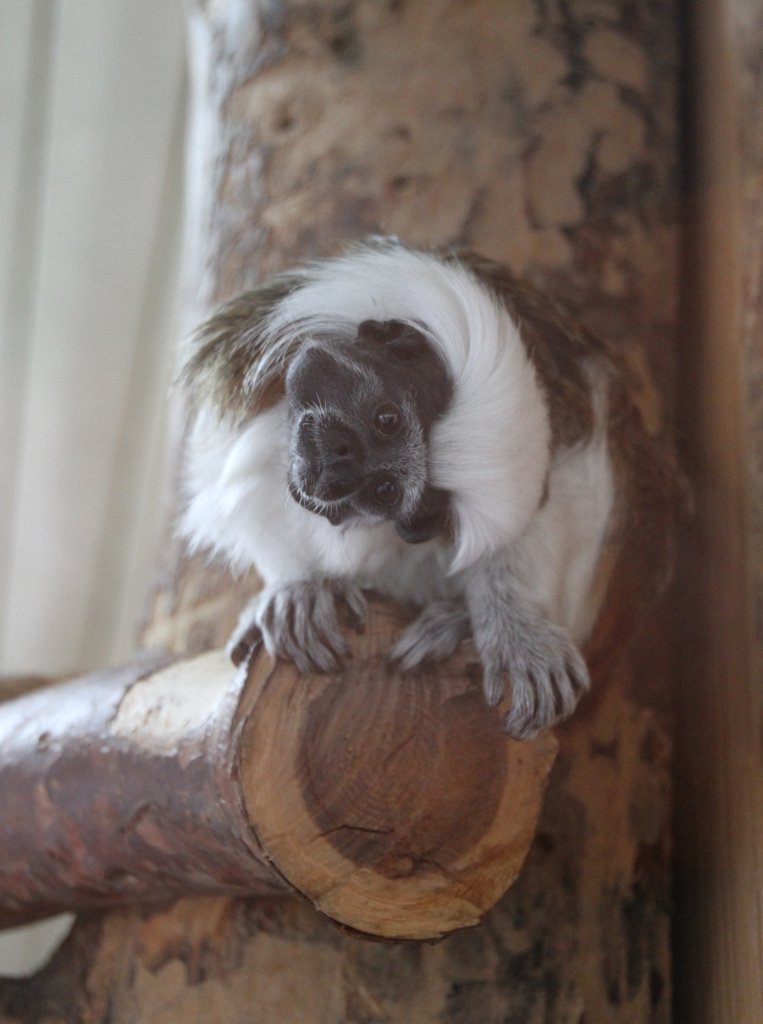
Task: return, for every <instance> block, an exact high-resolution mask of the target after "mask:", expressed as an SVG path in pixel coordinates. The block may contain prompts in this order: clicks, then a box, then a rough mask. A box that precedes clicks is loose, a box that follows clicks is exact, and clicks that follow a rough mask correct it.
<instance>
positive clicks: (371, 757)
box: [0, 606, 556, 938]
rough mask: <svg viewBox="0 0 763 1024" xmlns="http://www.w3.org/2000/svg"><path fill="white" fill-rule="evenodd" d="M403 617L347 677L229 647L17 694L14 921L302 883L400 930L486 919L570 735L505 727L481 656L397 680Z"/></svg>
mask: <svg viewBox="0 0 763 1024" xmlns="http://www.w3.org/2000/svg"><path fill="white" fill-rule="evenodd" d="M399 625H400V623H399V620H398V619H397V617H396V615H395V614H394V613H393V612H392V611H391V610H390V609H389V608H387V607H386V606H374V607H373V608H372V610H371V618H370V621H369V625H368V629H367V634H366V636H364V637H363V638H362V640H361V639H358V640H355V659H354V660H353V661H352V663H351V664H350V665H349V666H348V668H347V670H346V671H345V672H343V673H342V674H341V675H338V676H336V677H328V676H307V677H306V676H300V675H299V674H298V673H297V672H296V671H295V670H294V669H293V667H292V666H290V665H286V664H282V663H275V662H274V661H273V660H272V659H271V658H270V657H269V656H268V655H267V654H266V653H264V652H260V653H258V655H257V656H255V657H254V658H253V659H252V662H251V664H250V666H249V667H248V669H242V670H239V671H236V670H235V669H234V668H233V667H232V665H230V663H229V662H228V659H227V658H226V656H225V654H224V653H223V652H221V651H213V652H211V653H209V654H206V655H202V656H201V657H198V658H195V659H192V660H187V661H178V662H175V663H173V664H170V665H166V664H165V665H160V664H157V663H154V664H143V665H130V666H128V667H126V668H124V669H118V670H114V671H110V672H103V673H98V674H96V675H92V676H88V677H85V678H81V679H75V680H71V681H69V682H67V683H63V684H60V685H57V686H53V687H49V688H47V689H43V690H38V691H36V692H34V693H31V694H28V695H26V696H23V697H20V698H17V699H15V700H11V701H7V702H5V703H3V704H0V751H1V753H0V924H2V925H4V926H8V925H12V924H18V923H20V922H22V921H25V920H30V919H33V918H36V917H40V916H43V915H45V914H48V913H51V912H54V911H59V910H84V909H89V908H95V907H105V906H111V905H115V904H120V903H127V902H141V903H149V904H157V903H160V902H162V901H166V900H168V899H170V898H172V897H175V896H178V895H189V894H200V893H206V894H212V893H214V894H226V893H227V894H239V895H248V894H254V893H263V892H274V891H276V892H277V891H282V892H283V891H290V890H293V889H296V890H298V891H299V892H301V893H302V894H303V895H304V896H305V897H306V898H307V899H308V900H310V901H311V902H312V903H313V904H314V905H315V906H316V907H318V908H319V909H321V910H322V911H324V912H325V913H327V914H328V915H329V916H331V917H332V918H334V919H335V920H337V921H341V922H342V923H344V924H346V925H349V926H351V927H352V928H355V929H357V930H360V931H364V932H369V933H372V934H375V935H381V936H386V937H396V938H429V937H434V936H440V935H443V934H444V933H446V932H449V931H451V930H453V929H455V928H459V927H462V926H464V925H469V924H473V923H475V922H476V921H478V920H479V919H480V917H481V916H482V915H483V914H484V912H485V911H486V910H488V909H489V908H490V907H491V906H492V905H493V904H494V903H495V902H496V900H497V899H498V898H499V896H501V895H502V893H503V892H504V891H505V890H506V889H507V888H508V886H509V885H510V884H511V883H512V881H513V880H514V878H515V877H516V875H517V874H518V872H519V868H520V866H521V864H522V862H523V860H524V858H525V855H526V853H527V850H528V848H529V845H530V842H531V840H532V836H533V832H534V828H535V822H536V819H537V816H538V812H539V809H540V802H541V797H542V792H543V789H544V785H545V781H546V778H547V775H548V772H549V769H550V767H551V764H552V761H553V758H554V753H555V750H556V743H555V741H554V739H553V738H552V737H551V736H550V735H545V736H542V737H540V738H538V739H537V740H535V741H533V742H522V743H519V742H516V741H512V740H509V739H508V738H506V737H505V736H504V735H503V733H502V732H501V728H500V718H501V712H500V709H490V708H488V707H487V706H486V705H485V704H484V701H483V700H482V696H481V692H480V687H479V685H478V682H477V680H476V679H474V678H473V677H474V675H475V674H474V673H472V672H471V670H470V666H469V665H468V664H467V663H466V662H465V660H464V656H463V655H461V656H456V657H455V658H454V659H452V660H451V661H450V662H449V663H448V664H447V665H446V666H445V668H444V669H442V668H441V670H439V671H437V672H436V673H435V672H430V673H424V674H421V675H418V676H416V677H410V676H396V675H391V674H390V673H389V671H388V669H387V668H386V666H385V663H384V652H385V651H386V649H387V647H388V645H389V642H390V639H391V636H392V634H393V632H394V630H395V629H397V628H399ZM361 648H362V649H361ZM504 710H505V709H504Z"/></svg>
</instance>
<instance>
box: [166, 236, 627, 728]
mask: <svg viewBox="0 0 763 1024" xmlns="http://www.w3.org/2000/svg"><path fill="white" fill-rule="evenodd" d="M621 377H622V370H621V368H620V366H619V363H618V362H617V360H616V359H615V358H614V357H613V355H612V354H611V353H610V351H609V350H608V349H607V347H606V346H604V345H602V344H601V343H599V342H597V341H595V340H594V339H592V338H591V337H590V336H589V335H588V334H587V333H586V332H585V331H583V330H582V329H581V328H579V327H577V326H575V325H574V324H572V323H571V322H570V321H568V320H567V319H565V318H562V317H561V316H560V315H559V313H558V312H557V311H556V308H555V307H554V306H553V305H552V304H551V303H550V302H549V301H548V300H546V299H545V298H544V297H543V296H541V295H540V294H539V293H538V292H536V291H535V290H533V289H531V288H530V287H529V286H527V285H525V284H523V283H521V282H519V281H518V280H517V279H516V278H514V277H513V276H512V275H511V274H510V273H509V272H508V271H507V270H506V269H505V268H503V267H501V266H499V265H498V264H494V263H490V262H488V261H486V260H482V259H481V258H479V257H477V256H474V255H460V256H459V255H439V254H433V253H430V252H418V251H414V250H412V249H409V248H407V247H405V246H404V245H402V244H400V243H398V242H394V241H386V242H379V243H372V244H369V245H365V246H358V247H355V248H352V249H350V250H348V251H347V252H346V253H345V254H344V255H341V256H339V257H337V258H333V259H327V260H324V261H318V262H314V263H310V264H307V265H305V266H302V267H299V268H297V269H295V270H293V271H290V272H287V273H284V274H282V275H280V276H278V277H276V278H275V279H274V280H272V281H271V282H269V283H267V284H265V285H263V286H262V287H259V288H257V289H255V290H254V291H251V292H247V293H245V294H243V295H240V296H238V297H237V298H234V299H233V300H232V301H230V302H228V303H227V304H226V305H224V306H223V307H222V308H221V309H220V310H219V311H218V312H217V313H215V314H214V315H213V316H212V318H211V319H210V320H209V321H208V322H207V323H206V324H204V325H203V326H202V328H201V329H200V331H199V332H198V334H197V336H196V338H195V340H194V342H193V344H192V346H191V350H190V352H189V354H188V358H187V360H186V363H185V366H184V369H183V373H182V380H183V382H184V386H185V389H186V392H187V396H188V400H189V406H190V409H191V412H192V415H193V417H194V420H193V424H192V427H191V431H190V435H189V442H188V449H187V453H186V462H185V487H186V492H187V504H186V508H185V513H184V517H183V521H182V530H183V532H184V533H185V535H186V537H187V538H188V539H189V541H190V544H191V546H192V547H194V548H196V547H206V548H210V549H212V550H213V551H215V552H218V553H220V554H222V555H223V556H224V557H225V558H226V559H227V560H228V562H229V563H230V564H231V565H232V566H233V567H235V568H237V569H247V568H249V567H254V568H255V569H256V571H257V572H258V574H259V575H260V577H261V578H262V580H263V583H264V587H263V590H262V591H261V593H260V594H259V595H258V596H257V597H256V598H255V599H254V601H252V602H251V603H250V604H249V605H248V606H247V608H246V609H245V610H244V612H243V614H242V616H241V619H240V622H239V625H238V627H237V629H236V631H235V633H234V635H233V637H232V638H231V643H230V649H231V652H232V653H233V655H234V657H235V658H236V659H237V660H239V659H240V658H241V657H242V654H243V652H244V651H245V650H246V648H247V646H248V645H249V644H250V643H251V642H252V641H253V640H254V639H255V638H259V637H261V638H262V639H263V641H264V643H265V645H266V647H267V648H268V650H269V651H270V652H271V653H272V654H274V655H276V656H278V657H281V658H287V659H291V660H292V661H294V663H295V664H296V665H297V667H298V668H299V669H300V670H303V671H326V672H329V671H332V670H335V669H337V668H338V667H339V666H340V664H341V662H342V660H343V658H344V656H345V655H346V652H347V647H346V643H345V640H344V638H343V636H342V632H341V629H340V625H339V618H338V607H337V603H338V602H339V601H341V602H343V603H344V604H346V605H347V606H348V608H349V609H350V611H351V612H352V613H353V615H354V617H355V618H356V619H358V620H362V618H363V615H364V607H365V603H364V597H363V591H364V590H367V589H369V590H374V591H376V592H378V593H381V594H384V595H388V596H390V597H392V598H394V599H396V600H398V601H401V602H406V603H409V604H410V603H413V604H415V605H418V606H419V607H420V609H421V611H420V614H419V615H418V618H416V619H415V621H414V622H413V623H412V625H411V626H409V627H408V628H407V629H406V630H405V631H404V632H403V633H402V635H401V636H400V637H399V638H398V639H397V642H396V643H395V644H394V646H393V648H392V650H391V651H390V657H391V659H392V661H393V662H394V663H396V664H397V666H398V667H399V668H401V669H403V670H413V669H415V668H416V667H417V666H420V665H421V664H423V663H425V662H428V661H434V660H437V659H442V658H445V657H447V656H448V655H449V654H451V653H452V652H453V651H454V650H455V648H456V647H457V646H458V644H459V643H460V642H461V641H462V640H463V639H464V638H467V637H471V640H472V642H473V644H474V646H475V648H476V650H477V652H478V654H479V658H480V661H481V663H482V668H483V682H484V692H485V696H486V698H487V700H488V702H490V703H491V704H492V703H497V702H498V701H499V700H500V699H501V697H502V695H503V692H504V687H505V685H506V684H507V683H508V684H509V685H510V688H511V709H510V711H509V712H508V714H507V716H506V719H505V727H506V730H507V731H508V732H509V733H510V734H511V735H513V736H515V737H522V738H523V737H529V736H532V735H534V734H535V733H536V732H537V731H538V730H540V729H543V728H546V727H547V726H550V725H552V724H553V723H554V722H556V721H558V720H559V719H561V718H563V717H565V716H567V715H569V714H570V713H571V712H572V710H573V709H574V708H575V705H576V704H577V701H578V699H579V697H580V695H581V694H582V693H583V691H585V689H586V688H587V687H588V685H589V675H588V670H587V668H586V664H585V662H584V660H583V658H582V656H581V654H580V651H579V645H580V644H581V643H582V642H583V641H584V640H585V639H586V637H587V635H588V634H589V631H590V630H591V628H592V625H593V623H594V620H595V619H596V616H597V613H598V612H599V607H600V604H601V601H602V596H603V594H604V591H605V590H606V586H605V585H603V584H602V570H601V564H602V553H603V552H604V550H605V548H608V547H611V544H610V542H611V538H612V532H613V529H614V524H615V522H616V521H618V515H616V509H617V506H618V480H619V479H620V476H619V475H618V473H617V472H615V471H614V469H613V458H612V451H611V443H610V440H611V439H610V437H609V434H610V430H609V424H610V421H611V404H612V401H613V395H615V394H616V395H617V399H616V400H617V402H619V403H622V401H623V397H622V396H623V394H624V389H623V387H622V380H621ZM638 422H639V424H640V420H639V421H638ZM637 426H638V425H637ZM638 429H642V428H641V427H640V426H639V427H638ZM619 518H620V519H621V518H622V517H621V516H620V517H619Z"/></svg>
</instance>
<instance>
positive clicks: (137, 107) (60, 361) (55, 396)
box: [0, 0, 186, 974]
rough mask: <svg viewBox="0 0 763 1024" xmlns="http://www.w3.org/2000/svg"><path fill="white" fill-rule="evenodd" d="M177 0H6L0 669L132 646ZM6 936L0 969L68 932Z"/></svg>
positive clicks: (147, 543) (153, 451) (177, 192)
mask: <svg viewBox="0 0 763 1024" xmlns="http://www.w3.org/2000/svg"><path fill="white" fill-rule="evenodd" d="M183 30H184V29H183V10H182V0H109V2H108V3H103V0H3V2H2V4H0V140H1V144H0V674H8V673H20V672H33V673H46V674H48V673H49V674H59V673H66V672H68V671H71V670H75V669H76V670H85V669H88V668H91V667H95V666H98V665H105V664H108V663H113V662H116V661H120V660H123V659H126V658H128V657H129V656H130V653H131V651H132V650H133V648H134V637H135V633H136V628H137V624H138V623H139V621H140V616H141V610H142V603H143V601H144V599H145V594H146V588H147V586H148V584H149V583H150V580H151V574H152V566H153V560H154V558H155V554H156V546H157V543H158V531H159V528H160V524H161V513H162V496H163V478H164V468H165V434H166V429H165V421H164V417H165V409H166V396H167V392H168V389H169V385H170V381H171V378H172V366H171V361H172V349H173V343H174V341H175V336H176V333H177V330H178V306H179V301H178V295H179V284H178V282H179V268H180V263H181V254H182V245H181V217H182V200H183V134H184V122H185V92H186V80H185V55H184V36H183ZM65 926H66V925H65V922H60V921H59V922H58V924H57V925H53V926H51V925H47V924H46V925H43V926H37V928H35V929H25V930H19V931H18V932H11V933H6V934H4V935H2V936H0V974H8V973H20V972H23V971H25V970H28V969H32V968H33V967H35V966H36V964H37V963H38V962H39V961H40V959H42V958H44V956H45V954H46V952H47V949H48V947H49V945H50V942H52V941H55V936H56V935H58V934H60V931H61V929H62V928H65Z"/></svg>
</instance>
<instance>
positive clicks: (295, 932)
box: [0, 0, 677, 1024]
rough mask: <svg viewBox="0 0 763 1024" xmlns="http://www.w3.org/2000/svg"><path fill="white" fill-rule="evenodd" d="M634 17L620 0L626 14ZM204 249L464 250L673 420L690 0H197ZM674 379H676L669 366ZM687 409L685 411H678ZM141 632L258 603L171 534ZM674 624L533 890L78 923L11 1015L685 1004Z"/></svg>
mask: <svg viewBox="0 0 763 1024" xmlns="http://www.w3.org/2000/svg"><path fill="white" fill-rule="evenodd" d="M618 12H619V13H618ZM190 19H191V44H192V45H191V49H192V65H193V76H192V77H193V88H194V101H193V105H194V111H193V122H192V131H191V162H190V163H191V187H190V199H191V203H190V217H191V222H192V231H191V237H190V241H189V245H188V251H189V253H190V259H191V264H192V265H191V268H190V271H191V282H190V283H191V285H192V291H193V293H194V295H195V297H196V303H195V305H194V307H193V309H191V310H189V322H190V321H192V320H193V319H194V318H195V317H196V316H197V315H199V313H201V312H202V311H203V310H204V309H206V308H207V307H208V306H209V305H210V304H211V303H212V302H213V301H215V300H218V299H222V298H224V297H227V296H230V295H232V294H233V293H234V292H236V291H238V290H240V289H244V288H246V287H248V286H251V285H252V284H253V283H255V282H256V281H258V280H259V279H260V278H261V277H262V276H264V275H266V274H267V273H269V272H271V271H273V270H276V269H280V268H282V267H285V266H287V265H288V264H289V263H291V262H292V261H294V260H296V259H301V258H304V257H306V256H311V255H314V254H325V253H327V252H330V251H334V250H335V249H336V248H338V247H339V246H340V245H341V244H342V243H344V242H345V241H346V240H348V239H350V238H359V237H363V236H365V235H366V234H368V233H373V232H377V233H378V232H382V233H393V234H398V235H400V236H401V237H402V238H403V239H405V240H406V241H407V242H410V243H411V244H413V245H424V246H432V245H446V246H447V245H456V244H458V245H460V244H463V245H467V246H469V247H470V248H473V249H476V250H478V251H480V252H482V253H483V254H484V255H486V256H490V257H493V258H497V259H499V260H503V261H505V262H507V263H509V265H511V266H512V267H513V268H514V269H515V270H519V271H521V272H524V273H526V274H527V275H528V276H530V277H531V278H532V279H533V280H534V282H535V283H536V284H537V285H539V286H540V287H542V288H544V289H545V290H547V291H549V292H551V293H552V294H554V295H556V296H557V297H559V298H561V299H562V300H564V301H565V302H566V303H567V304H568V305H569V306H571V307H572V308H573V309H574V310H575V311H576V312H577V313H578V314H579V315H580V317H581V318H582V319H583V320H584V321H585V323H586V324H587V325H588V326H589V327H590V328H591V329H593V330H594V331H596V332H598V333H605V334H606V335H607V336H608V337H609V338H611V339H613V340H614V341H615V342H617V343H618V344H619V345H620V346H621V348H622V351H623V353H624V354H625V356H626V357H627V359H628V360H629V362H630V364H631V366H632V368H633V372H634V381H635V385H634V386H635V387H636V389H637V391H638V393H639V398H640V401H641V406H642V411H643V412H644V414H645V417H646V420H647V423H648V424H649V426H650V428H651V429H652V431H653V432H655V433H660V432H662V431H663V425H664V423H665V422H666V419H667V416H666V410H665V408H664V405H663V401H662V400H661V397H660V394H661V393H666V392H667V393H669V389H670V384H671V367H672V347H671V346H672V342H673V332H674V327H675V306H676V284H675V269H676V246H677V232H676V227H675V224H674V216H675V208H674V207H675V198H676V197H675V194H674V191H673V190H674V187H675V173H676V168H675V161H676V129H675V104H674V101H675V81H676V64H677V60H676V40H675V32H674V21H673V19H674V10H673V7H672V5H671V4H669V3H661V4H648V3H646V2H643V3H641V2H637V3H636V4H632V5H629V6H628V7H627V9H625V8H624V9H623V10H622V11H619V9H618V8H611V7H609V6H608V5H603V4H599V3H595V2H593V0H591V2H586V3H584V4H580V5H569V4H562V3H558V4H557V3H550V4H540V3H534V2H532V0H518V2H516V3H512V4H506V3H502V2H500V0H475V2H471V3H464V2H460V0H433V2H430V3H418V4H417V3H412V2H406V0H389V2H379V0H350V2H342V3H332V2H329V0H284V2H282V3H271V2H264V0H262V2H256V3H255V2H246V0H228V2H227V3H221V4H212V3H199V4H196V5H195V6H194V7H193V10H192V12H191V15H190ZM653 377H654V378H656V380H657V381H658V384H659V387H657V388H656V387H655V386H654V385H653V384H652V383H651V379H652V378H653ZM669 412H670V410H668V413H669ZM168 550H169V554H168V558H167V565H166V568H165V573H164V577H163V580H162V582H161V584H160V585H159V587H158V588H157V591H156V593H155V595H154V598H153V602H152V607H151V611H150V615H149V620H148V624H147V627H146V631H145V639H146V642H148V643H150V644H151V645H157V644H159V645H161V646H164V647H166V648H167V649H170V650H173V651H176V652H183V653H188V652H193V651H199V650H203V649H206V648H208V647H210V646H214V645H218V644H221V643H222V642H223V641H224V640H225V638H226V636H227V634H228V632H229V630H230V629H231V628H232V625H233V623H234V621H235V618H236V614H237V611H238V609H239V608H240V606H241V604H242V602H243V600H244V598H245V597H246V595H247V594H248V593H250V592H251V591H252V589H253V588H254V586H255V585H256V584H255V582H254V581H245V582H244V583H243V584H239V585H237V586H234V585H232V583H231V581H230V580H229V579H228V578H227V577H226V576H225V574H224V573H222V572H212V571H209V570H207V569H206V568H205V567H204V566H202V564H201V563H200V562H199V561H195V560H189V559H186V558H184V557H183V556H182V555H181V553H180V552H179V551H177V552H176V551H174V550H172V549H171V546H170V545H168ZM666 640H667V632H666V627H665V626H664V625H662V626H661V627H660V628H657V627H653V628H652V629H651V630H650V631H648V632H647V633H642V634H641V637H640V639H639V641H638V643H637V645H636V647H635V648H634V650H633V651H632V652H631V654H630V655H629V656H628V657H625V656H623V658H622V659H621V660H620V661H619V663H618V665H617V668H616V669H613V670H612V671H611V672H610V673H609V674H608V676H607V678H604V679H599V680H597V681H596V682H595V684H594V691H593V693H592V695H591V697H590V699H588V700H587V701H585V702H584V703H583V705H582V706H581V707H580V709H579V711H578V713H577V714H576V715H575V717H574V718H573V720H572V721H571V722H569V723H567V724H566V725H565V726H564V727H563V728H561V729H560V730H559V731H558V739H559V742H560V752H559V756H558V759H557V763H556V766H555V769H554V772H553V773H552V778H551V782H550V785H549V789H548V792H547V796H546V800H545V805H544V808H543V812H542V815H541V820H540V824H539V830H538V834H537V837H536V839H535V842H534V844H533V847H532V849H531V852H530V855H529V857H528V860H527V862H526V864H525V867H524V869H523V871H522V873H521V875H520V877H519V879H518V881H517V883H516V884H515V885H514V887H513V888H512V889H511V890H510V891H509V893H508V894H507V896H506V897H505V898H504V899H503V900H502V901H501V902H500V903H499V905H498V906H497V907H496V908H495V909H494V910H493V911H491V913H490V914H488V916H487V917H486V919H485V921H484V922H483V923H482V924H481V925H480V926H478V927H475V928H471V929H468V930H465V931H461V932H457V933H455V934H453V935H452V936H450V937H449V938H447V939H445V940H443V941H442V942H440V943H439V944H437V945H422V944H396V943H385V944H379V943H370V942H368V941H367V940H366V939H363V938H362V937H359V936H357V935H354V934H348V933H346V932H343V931H339V930H338V929H337V928H336V927H335V926H334V925H332V924H331V923H330V922H328V921H327V920H325V918H322V917H320V916H319V915H317V914H316V913H315V912H314V910H312V909H311V908H309V907H308V906H307V905H305V904H304V903H298V902H296V901H293V900H281V899H262V898H258V899H256V900H250V901H244V900H235V899H232V898H215V899H209V898H205V899H202V900H197V901H181V902H179V903H177V904H176V905H175V906H174V907H172V908H170V909H169V910H165V911H162V912H157V913H151V914H148V913H145V912H139V911H134V910H125V911H115V912H111V913H109V914H106V915H102V916H99V917H97V918H90V919H87V920H82V921H80V922H79V924H78V925H77V926H76V928H75V931H74V933H73V935H72V936H71V938H70V939H69V941H68V943H67V944H66V945H65V946H64V947H63V949H62V950H61V951H60V953H59V954H58V956H57V957H56V958H55V959H54V961H53V962H52V963H51V965H50V966H49V967H48V968H47V969H45V970H44V971H43V972H41V974H40V975H38V976H37V977H36V978H35V979H33V980H32V981H31V982H17V983H6V984H5V985H4V986H3V987H0V1007H2V1008H3V1009H4V1011H5V1019H7V1020H9V1021H10V1020H13V1021H29V1022H31V1021H35V1022H39V1021H47V1020H54V1019H61V1012H62V1011H61V1007H62V1006H66V1007H67V1010H66V1012H67V1013H68V1014H69V1015H70V1017H69V1019H72V1020H83V1021H98V1022H101V1021H102V1022H105V1021H106V1020H108V1021H110V1022H125V1024H126V1022H128V1021H130V1022H135V1021H142V1020H145V1021H148V1020H151V1021H167V1022H174V1021H180V1020H183V1021H186V1022H189V1024H190V1022H193V1021H199V1022H200V1024H201V1022H205V1024H206V1022H207V1021H209V1020H214V1019H220V1020H252V1021H266V1022H273V1024H286V1022H290V1024H291V1022H297V1021H306V1022H307V1021H309V1022H310V1024H336V1022H338V1021H343V1022H347V1024H374V1022H389V1024H393V1022H400V1024H402V1022H405V1024H410V1022H412V1021H415V1022H417V1024H426V1022H432V1024H435V1022H447V1024H457V1022H464V1024H466V1022H468V1024H477V1022H479V1024H493V1022H495V1024H499V1022H508V1021H512V1022H519V1021H522V1022H530V1024H536V1022H537V1024H540V1022H542V1021H554V1022H555V1024H564V1022H570V1024H572V1022H576V1024H579V1022H582V1021H584V1020H585V1021H588V1022H593V1024H604V1022H606V1024H616V1022H618V1021H622V1022H626V1021H628V1022H631V1021H661V1022H666V1021H667V1020H668V1019H669V1013H670V1011H669V1006H670V962H669V952H668V943H669V916H668V903H669V870H668V855H669V847H670V828H669V813H670V801H671V797H670V786H669V764H670V738H669V730H668V725H667V720H666V710H665V709H666V705H667V703H668V700H669V676H668V671H667V656H666V646H667V645H666Z"/></svg>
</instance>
